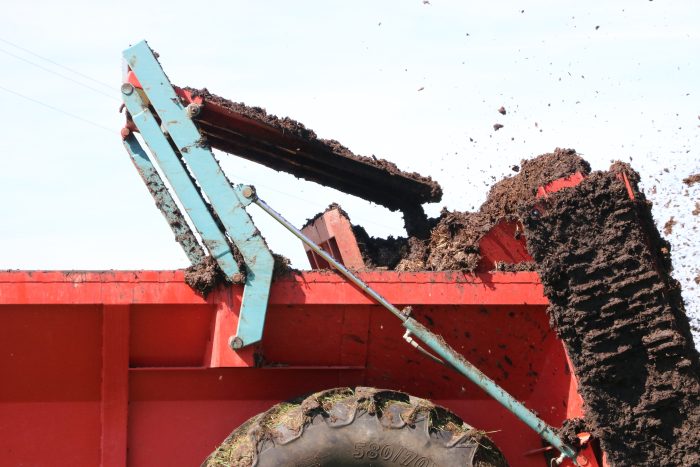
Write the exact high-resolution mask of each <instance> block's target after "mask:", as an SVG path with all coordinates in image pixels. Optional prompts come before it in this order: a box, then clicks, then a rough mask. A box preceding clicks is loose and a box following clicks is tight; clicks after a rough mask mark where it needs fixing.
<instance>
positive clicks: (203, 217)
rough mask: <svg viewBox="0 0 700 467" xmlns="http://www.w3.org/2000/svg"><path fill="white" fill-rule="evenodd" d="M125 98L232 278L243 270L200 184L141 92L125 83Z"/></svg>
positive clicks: (142, 130)
mask: <svg viewBox="0 0 700 467" xmlns="http://www.w3.org/2000/svg"><path fill="white" fill-rule="evenodd" d="M122 98H123V99H124V104H125V105H126V108H127V110H128V111H129V113H130V114H131V117H132V119H133V121H134V124H135V125H136V127H137V128H138V129H139V132H140V133H141V135H142V136H143V139H144V141H145V142H146V144H147V145H148V148H149V149H150V150H151V154H153V157H154V158H155V160H156V161H157V162H158V165H159V166H160V168H161V170H162V171H163V173H164V174H165V176H166V178H167V179H168V181H169V182H170V185H171V186H172V187H173V190H175V192H176V194H177V197H178V199H179V200H180V202H181V203H182V205H183V206H184V208H185V211H186V212H187V214H188V215H189V217H190V219H192V223H193V224H194V226H195V228H196V229H197V230H198V231H199V233H200V235H201V236H202V240H203V241H204V244H205V245H206V247H207V248H208V249H209V252H210V253H211V255H212V256H213V257H214V258H215V259H216V261H217V262H218V263H219V266H220V267H221V269H222V270H223V271H224V272H225V273H226V275H228V276H229V277H231V276H232V275H233V274H237V273H240V270H239V269H238V264H237V263H236V260H235V259H234V257H233V253H232V252H231V248H230V247H229V246H228V243H227V242H226V237H225V236H224V234H223V233H222V232H221V230H220V229H219V226H218V225H217V224H216V221H215V220H214V217H213V216H212V215H211V213H210V212H209V208H208V207H207V205H206V203H205V202H204V200H203V199H202V196H201V195H200V194H199V191H198V190H197V187H196V186H195V184H194V182H193V181H192V179H191V178H190V176H189V174H188V173H187V170H186V169H185V167H183V165H182V162H181V161H180V159H179V158H178V157H177V155H176V154H175V151H173V149H172V147H171V146H170V143H169V142H168V139H167V138H166V136H165V135H164V134H163V132H162V131H161V129H160V126H159V125H158V122H157V121H156V119H155V118H154V117H153V115H152V114H151V111H150V110H149V109H148V106H147V105H146V104H145V103H144V101H143V99H142V97H141V95H140V93H139V92H138V91H137V90H136V89H135V88H134V87H133V86H131V85H130V84H125V85H123V86H122ZM131 137H132V138H134V139H133V140H131V141H133V142H135V144H138V140H136V139H135V137H133V135H132V136H131ZM139 146H140V145H139ZM130 147H133V146H130ZM141 150H143V149H141Z"/></svg>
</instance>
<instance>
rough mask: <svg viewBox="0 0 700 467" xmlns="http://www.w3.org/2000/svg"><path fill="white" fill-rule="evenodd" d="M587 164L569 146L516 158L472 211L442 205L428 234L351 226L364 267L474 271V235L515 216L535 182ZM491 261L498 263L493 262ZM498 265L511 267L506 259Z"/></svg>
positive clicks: (532, 194)
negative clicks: (377, 232) (379, 232)
mask: <svg viewBox="0 0 700 467" xmlns="http://www.w3.org/2000/svg"><path fill="white" fill-rule="evenodd" d="M590 170H591V168H590V165H589V164H588V162H586V161H585V160H583V159H582V158H581V157H580V156H579V155H577V154H576V151H574V150H573V149H559V148H557V149H555V150H554V152H551V153H547V154H542V155H541V156H538V157H536V158H534V159H530V160H525V161H522V162H521V169H520V171H519V173H517V174H516V175H514V176H512V177H509V178H505V179H503V180H501V181H500V182H498V183H496V184H495V185H494V186H493V187H491V190H490V192H489V195H488V198H487V199H486V201H485V202H484V204H482V205H481V208H480V209H479V210H478V211H476V212H468V211H467V212H462V211H447V210H443V212H442V213H441V214H440V216H439V217H438V218H435V219H429V220H428V226H429V228H430V234H429V236H428V237H427V238H425V239H422V238H419V237H415V236H414V237H408V238H406V237H399V238H393V237H389V238H388V239H384V238H372V237H370V236H369V235H367V233H366V232H365V230H364V229H363V228H362V227H360V226H354V231H355V236H356V237H357V239H358V243H359V245H360V251H361V252H362V254H363V257H364V259H365V264H366V265H367V267H369V268H386V269H392V270H397V271H449V270H458V271H468V272H471V271H474V270H475V269H476V267H477V265H478V264H479V260H480V259H481V255H480V254H479V241H480V240H481V239H482V237H483V236H484V235H486V234H487V233H488V232H489V230H491V228H492V227H493V226H494V225H496V224H497V223H498V222H499V221H501V220H504V219H505V220H517V219H518V214H519V212H520V210H521V209H522V207H523V206H524V205H525V204H527V203H528V202H529V201H530V200H531V199H533V198H534V197H535V194H536V193H537V189H538V188H539V187H540V186H544V185H547V184H548V183H550V182H552V181H554V180H557V179H559V178H562V177H567V176H569V175H572V174H574V173H576V172H580V173H581V174H582V175H587V174H588V173H589V172H590ZM494 267H495V268H496V267H499V266H495V265H494ZM500 268H501V269H503V270H505V269H512V268H513V266H511V265H500Z"/></svg>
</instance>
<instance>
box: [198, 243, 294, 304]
mask: <svg viewBox="0 0 700 467" xmlns="http://www.w3.org/2000/svg"><path fill="white" fill-rule="evenodd" d="M238 254H240V253H238ZM272 258H273V259H274V261H275V263H274V266H273V268H272V278H273V280H274V279H277V278H279V277H283V276H286V275H289V274H291V273H293V272H296V269H294V268H292V267H291V266H290V265H291V263H292V262H291V261H290V260H289V258H287V257H285V256H282V255H279V254H277V253H272ZM239 268H240V270H241V271H245V263H243V262H242V261H241V262H240V263H239ZM185 282H186V283H187V285H189V286H190V287H192V288H193V289H194V290H195V292H197V293H199V294H200V295H202V296H203V297H206V296H207V295H209V292H211V291H212V290H214V289H215V288H216V287H217V286H219V285H220V284H227V283H230V281H229V280H228V279H227V278H226V274H224V272H223V271H222V270H221V268H220V267H219V264H218V263H217V262H216V260H215V259H214V258H213V257H211V256H207V257H205V258H204V260H202V261H201V262H200V263H198V264H196V265H193V266H190V267H189V268H187V269H185ZM243 282H245V273H243V274H242V275H241V283H243Z"/></svg>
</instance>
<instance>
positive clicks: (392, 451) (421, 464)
mask: <svg viewBox="0 0 700 467" xmlns="http://www.w3.org/2000/svg"><path fill="white" fill-rule="evenodd" d="M352 457H354V458H355V459H367V460H375V459H383V460H385V461H391V462H393V463H395V464H397V465H401V466H404V467H438V465H437V464H436V463H435V462H433V461H432V460H431V459H430V458H428V457H423V456H419V455H418V454H417V453H415V452H413V451H411V450H410V449H406V448H405V447H403V446H399V447H398V448H397V447H395V446H392V445H391V444H379V443H355V448H354V450H353V453H352Z"/></svg>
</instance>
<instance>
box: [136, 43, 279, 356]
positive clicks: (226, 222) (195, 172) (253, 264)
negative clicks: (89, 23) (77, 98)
mask: <svg viewBox="0 0 700 467" xmlns="http://www.w3.org/2000/svg"><path fill="white" fill-rule="evenodd" d="M123 55H124V58H125V60H126V62H127V64H128V66H129V68H130V69H131V70H132V71H133V72H134V74H135V75H136V77H137V79H138V82H139V83H140V85H141V89H137V88H135V87H134V86H133V85H131V84H129V83H126V84H124V85H123V86H122V96H123V100H124V103H125V105H126V107H127V109H128V110H129V112H130V114H131V116H132V119H133V121H134V123H135V125H136V126H137V128H138V129H139V132H140V133H141V135H142V136H143V138H144V141H145V142H146V144H147V145H148V147H149V149H150V150H151V152H152V154H153V155H154V157H155V158H156V160H157V162H158V165H159V166H160V168H161V170H162V171H163V173H164V174H165V176H166V177H167V178H168V181H169V182H170V184H171V186H172V187H173V190H174V191H175V195H176V196H177V198H178V199H179V200H180V202H181V204H182V205H183V206H184V207H185V210H186V211H187V213H188V215H189V217H190V219H191V220H192V223H193V225H194V227H195V228H196V229H197V231H198V232H199V233H200V234H201V236H202V239H203V242H204V244H205V246H206V247H207V249H208V250H209V252H210V254H211V256H212V257H214V258H215V259H216V261H217V262H218V264H219V266H220V267H221V269H222V270H223V271H224V273H225V274H226V275H227V276H228V278H229V279H230V280H231V281H233V282H238V281H239V280H240V279H241V278H242V276H241V275H240V271H239V268H238V265H237V263H236V261H235V259H234V257H233V252H232V250H231V248H230V247H229V244H228V242H227V241H226V239H227V237H228V238H229V239H230V240H231V241H232V243H233V245H234V246H235V248H236V249H237V250H238V251H239V252H240V253H241V255H242V256H243V260H244V262H245V265H246V271H245V272H246V274H245V278H246V279H245V287H244V290H243V299H242V302H241V307H240V313H239V321H238V329H237V331H236V336H232V337H231V346H232V347H233V348H234V349H238V348H241V347H243V346H246V345H250V344H254V343H256V342H258V341H260V339H261V338H262V333H263V327H264V322H265V315H266V311H267V302H268V298H269V295H270V285H271V282H272V269H273V266H274V259H273V257H272V253H271V252H270V250H269V248H268V247H267V245H266V244H265V240H264V239H263V238H262V236H261V235H260V233H259V231H258V230H257V229H256V227H255V225H254V224H253V221H252V219H251V218H250V216H249V215H248V213H247V212H246V210H245V207H246V206H248V205H249V204H250V200H249V199H248V198H246V197H245V196H244V194H245V193H246V192H245V189H244V187H243V186H236V187H234V186H233V185H232V184H231V183H230V182H229V180H228V179H227V178H226V175H225V174H224V172H223V170H221V167H220V166H219V163H218V162H217V160H216V158H215V157H214V154H213V152H212V150H211V148H210V147H209V146H208V145H207V144H206V143H205V142H204V140H203V138H202V135H201V133H200V132H199V130H198V128H197V126H196V125H195V123H194V122H193V121H192V118H191V116H190V115H189V114H188V112H187V109H186V107H185V106H184V105H183V104H182V103H181V102H180V99H179V98H178V96H177V94H176V92H175V89H174V88H173V86H172V84H171V83H170V81H169V80H168V77H167V76H166V75H165V73H164V72H163V69H162V68H161V66H160V64H159V63H158V60H157V59H156V57H155V55H154V53H153V51H152V50H151V49H150V48H149V47H148V44H146V42H145V41H144V42H140V43H138V44H136V45H134V46H132V47H130V48H128V49H126V50H125V51H124V53H123ZM156 116H157V119H156ZM195 183H196V185H195ZM198 188H199V189H198ZM200 190H201V192H200ZM203 194H204V195H206V198H207V200H208V202H209V205H207V203H206V201H205V200H204V198H203Z"/></svg>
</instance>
